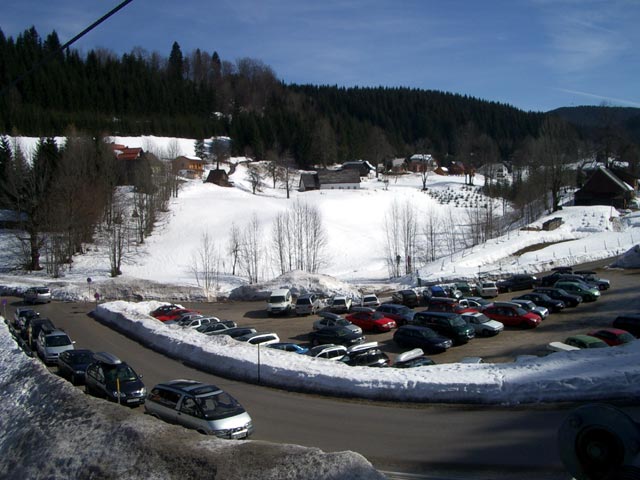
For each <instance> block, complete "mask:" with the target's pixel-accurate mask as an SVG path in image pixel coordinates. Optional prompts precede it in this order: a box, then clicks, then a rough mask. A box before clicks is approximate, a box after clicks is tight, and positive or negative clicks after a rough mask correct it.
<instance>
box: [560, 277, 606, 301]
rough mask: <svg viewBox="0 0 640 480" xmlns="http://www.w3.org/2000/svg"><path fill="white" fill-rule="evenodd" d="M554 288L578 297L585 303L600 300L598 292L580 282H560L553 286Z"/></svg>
mask: <svg viewBox="0 0 640 480" xmlns="http://www.w3.org/2000/svg"><path fill="white" fill-rule="evenodd" d="M553 286H554V287H555V288H561V289H563V290H565V291H567V292H569V293H573V294H575V295H580V296H581V297H582V300H584V301H585V302H595V301H596V300H598V298H600V290H598V289H597V288H596V287H592V286H590V285H587V284H586V283H584V282H580V281H564V280H560V281H559V282H556V283H554V284H553Z"/></svg>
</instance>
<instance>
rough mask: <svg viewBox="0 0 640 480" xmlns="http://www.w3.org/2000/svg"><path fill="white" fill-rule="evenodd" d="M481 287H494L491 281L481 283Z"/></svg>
mask: <svg viewBox="0 0 640 480" xmlns="http://www.w3.org/2000/svg"><path fill="white" fill-rule="evenodd" d="M482 288H495V285H494V284H493V283H483V284H482Z"/></svg>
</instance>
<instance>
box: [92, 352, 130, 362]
mask: <svg viewBox="0 0 640 480" xmlns="http://www.w3.org/2000/svg"><path fill="white" fill-rule="evenodd" d="M93 359H94V360H95V361H96V362H100V363H104V364H107V365H120V364H122V363H123V362H122V360H120V359H119V358H118V357H116V356H115V355H114V354H113V353H109V352H97V353H94V354H93Z"/></svg>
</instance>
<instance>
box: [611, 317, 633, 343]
mask: <svg viewBox="0 0 640 480" xmlns="http://www.w3.org/2000/svg"><path fill="white" fill-rule="evenodd" d="M613 327H614V328H619V329H620V330H626V331H627V332H629V333H630V334H631V335H633V336H634V337H636V338H640V314H637V313H636V314H633V313H632V314H629V315H620V316H618V317H617V318H616V319H615V320H614V321H613Z"/></svg>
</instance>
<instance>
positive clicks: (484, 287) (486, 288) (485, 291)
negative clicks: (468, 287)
mask: <svg viewBox="0 0 640 480" xmlns="http://www.w3.org/2000/svg"><path fill="white" fill-rule="evenodd" d="M476 291H477V292H478V295H479V296H480V297H482V298H494V297H497V296H498V287H497V286H496V282H492V281H489V280H482V281H480V282H478V284H477V286H476Z"/></svg>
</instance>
